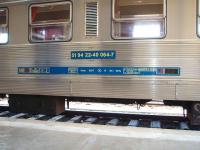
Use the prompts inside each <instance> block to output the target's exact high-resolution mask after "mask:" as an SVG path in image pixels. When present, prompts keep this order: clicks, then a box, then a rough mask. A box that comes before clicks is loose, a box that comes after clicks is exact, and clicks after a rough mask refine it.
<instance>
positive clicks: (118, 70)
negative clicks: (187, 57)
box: [18, 67, 180, 76]
mask: <svg viewBox="0 0 200 150" xmlns="http://www.w3.org/2000/svg"><path fill="white" fill-rule="evenodd" d="M18 74H38V75H40V74H43V75H45V74H46V75H67V74H71V75H72V74H74V75H111V76H126V75H138V76H180V68H179V67H19V68H18Z"/></svg>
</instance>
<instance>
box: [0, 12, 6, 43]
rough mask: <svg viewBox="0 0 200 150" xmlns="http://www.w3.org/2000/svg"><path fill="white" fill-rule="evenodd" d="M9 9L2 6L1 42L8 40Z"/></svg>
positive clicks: (0, 20)
mask: <svg viewBox="0 0 200 150" xmlns="http://www.w3.org/2000/svg"><path fill="white" fill-rule="evenodd" d="M7 20H8V10H7V9H5V8H0V44H5V43H7V42H8V21H7Z"/></svg>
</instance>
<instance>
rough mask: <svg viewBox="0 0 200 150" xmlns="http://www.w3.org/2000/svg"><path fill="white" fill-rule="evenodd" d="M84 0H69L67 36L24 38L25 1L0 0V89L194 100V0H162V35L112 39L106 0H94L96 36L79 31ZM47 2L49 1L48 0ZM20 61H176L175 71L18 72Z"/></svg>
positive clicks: (199, 77)
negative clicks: (0, 19)
mask: <svg viewBox="0 0 200 150" xmlns="http://www.w3.org/2000/svg"><path fill="white" fill-rule="evenodd" d="M85 1H86V0H72V4H73V17H72V19H73V21H72V22H73V36H72V40H71V41H69V42H57V43H56V42H55V43H30V42H29V40H28V39H29V37H28V36H29V33H28V31H29V30H28V18H29V16H28V15H29V13H28V11H29V5H30V4H32V3H38V2H39V3H41V2H47V1H41V0H40V1H39V0H38V1H36V0H30V1H28V0H26V1H25V0H24V1H20V0H19V1H11V0H10V1H6V0H2V1H0V6H1V7H7V8H8V9H9V42H8V44H7V45H1V46H0V93H8V94H28V95H57V96H75V97H102V98H122V99H161V100H191V101H199V100H200V90H199V87H200V67H199V66H200V39H199V38H198V36H197V34H196V32H197V31H196V26H197V25H196V24H197V19H196V15H197V14H196V13H197V11H196V5H197V4H196V3H197V2H196V0H167V25H166V31H167V32H166V37H165V38H163V39H146V40H145V39H143V40H114V39H112V37H111V24H112V23H111V22H112V20H111V18H112V13H111V11H112V10H111V9H112V3H111V0H99V1H98V11H99V18H98V19H99V26H98V31H99V32H98V37H93V38H87V37H86V36H85ZM48 2H49V1H48ZM107 49H108V50H115V51H116V53H117V57H116V59H115V60H72V59H71V51H73V50H80V51H81V50H82V51H85V50H107ZM20 66H71V67H79V66H89V67H91V66H137V67H144V66H145V67H146V66H147V67H159V66H163V67H172V66H177V67H180V71H181V72H180V76H137V75H132V76H104V75H101V76H99V75H31V74H30V75H23V74H21V75H20V74H18V70H17V68H18V67H20Z"/></svg>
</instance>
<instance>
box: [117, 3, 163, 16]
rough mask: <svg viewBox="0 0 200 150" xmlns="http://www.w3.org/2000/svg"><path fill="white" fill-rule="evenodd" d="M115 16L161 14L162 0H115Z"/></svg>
mask: <svg viewBox="0 0 200 150" xmlns="http://www.w3.org/2000/svg"><path fill="white" fill-rule="evenodd" d="M114 7H115V18H134V17H137V16H139V17H141V16H145V15H147V16H149V15H153V16H160V15H163V0H116V1H115V6H114Z"/></svg>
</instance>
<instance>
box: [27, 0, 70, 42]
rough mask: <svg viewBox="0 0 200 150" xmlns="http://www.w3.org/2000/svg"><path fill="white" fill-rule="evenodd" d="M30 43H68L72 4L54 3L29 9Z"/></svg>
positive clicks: (36, 5) (37, 5)
mask: <svg viewBox="0 0 200 150" xmlns="http://www.w3.org/2000/svg"><path fill="white" fill-rule="evenodd" d="M29 24H30V25H29V31H30V41H31V42H54V41H55V42H56V41H69V40H70V39H71V37H72V4H71V2H68V1H66V2H56V3H45V4H34V5H31V7H30V17H29Z"/></svg>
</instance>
